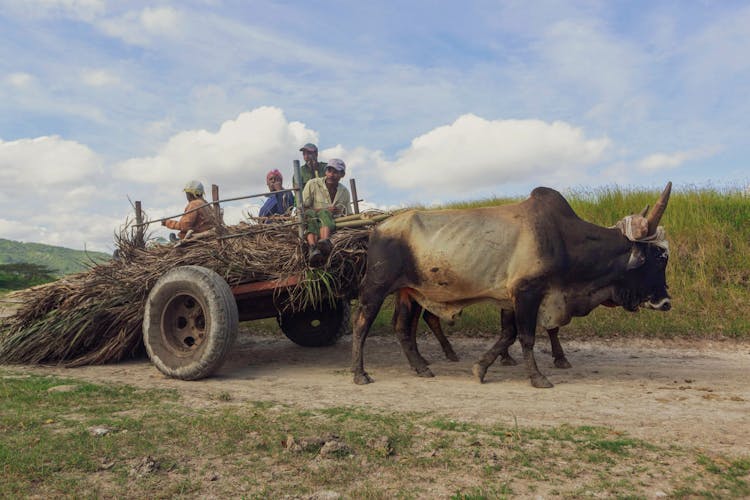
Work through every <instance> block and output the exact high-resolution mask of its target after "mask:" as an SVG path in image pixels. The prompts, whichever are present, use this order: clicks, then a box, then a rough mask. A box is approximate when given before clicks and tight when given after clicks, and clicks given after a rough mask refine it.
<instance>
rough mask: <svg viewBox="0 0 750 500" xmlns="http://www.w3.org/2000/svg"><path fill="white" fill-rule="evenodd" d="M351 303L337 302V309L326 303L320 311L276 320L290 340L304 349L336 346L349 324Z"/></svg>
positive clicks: (298, 313)
mask: <svg viewBox="0 0 750 500" xmlns="http://www.w3.org/2000/svg"><path fill="white" fill-rule="evenodd" d="M348 311H349V303H348V302H347V301H345V300H339V301H337V302H336V307H332V306H331V305H330V304H328V303H325V304H324V305H323V306H322V307H321V308H320V309H318V310H313V309H309V310H307V311H302V312H296V313H288V314H281V315H279V316H277V317H276V320H277V321H278V323H279V326H280V327H281V331H282V332H284V335H286V336H287V338H288V339H289V340H291V341H292V342H294V343H295V344H298V345H301V346H303V347H323V346H327V345H333V344H335V343H336V342H337V341H338V340H339V339H340V338H341V336H342V335H345V334H346V332H347V329H349V330H350V329H351V325H350V324H349V323H350V322H349V314H347V312H348Z"/></svg>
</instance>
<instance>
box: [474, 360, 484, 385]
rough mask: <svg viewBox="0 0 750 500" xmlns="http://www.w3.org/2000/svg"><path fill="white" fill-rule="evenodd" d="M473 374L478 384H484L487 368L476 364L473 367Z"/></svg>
mask: <svg viewBox="0 0 750 500" xmlns="http://www.w3.org/2000/svg"><path fill="white" fill-rule="evenodd" d="M471 373H473V374H474V378H475V379H476V381H477V382H479V383H480V384H483V383H484V375H485V374H486V373H487V367H485V366H482V365H480V364H479V363H474V366H472V367H471Z"/></svg>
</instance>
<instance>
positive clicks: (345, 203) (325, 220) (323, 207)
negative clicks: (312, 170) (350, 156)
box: [302, 158, 352, 267]
mask: <svg viewBox="0 0 750 500" xmlns="http://www.w3.org/2000/svg"><path fill="white" fill-rule="evenodd" d="M344 175H346V165H345V164H344V162H343V161H342V160H339V159H338V158H334V159H332V160H330V161H329V162H328V164H327V165H326V169H325V177H317V178H314V179H311V180H310V181H309V182H308V183H307V184H306V185H305V189H304V190H303V191H302V199H303V200H304V209H305V221H306V224H307V227H306V229H305V239H306V240H307V243H308V245H309V247H310V254H309V259H310V265H311V266H313V267H320V266H322V265H323V264H324V263H325V260H326V257H327V256H328V254H330V253H331V250H332V249H333V246H332V245H331V242H330V240H329V239H328V238H330V236H331V234H332V233H333V231H335V230H336V223H335V222H334V220H333V218H334V217H335V216H340V215H348V214H351V213H352V210H351V206H350V205H351V197H350V195H349V190H347V189H346V188H345V187H344V186H342V185H341V183H340V182H339V181H340V180H341V178H342V177H344Z"/></svg>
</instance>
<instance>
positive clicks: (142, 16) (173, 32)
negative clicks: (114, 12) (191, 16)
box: [97, 7, 183, 46]
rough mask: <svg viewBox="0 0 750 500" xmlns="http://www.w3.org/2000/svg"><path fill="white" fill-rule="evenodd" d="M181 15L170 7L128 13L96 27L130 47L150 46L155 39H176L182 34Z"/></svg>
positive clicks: (105, 20) (106, 20) (103, 21)
mask: <svg viewBox="0 0 750 500" xmlns="http://www.w3.org/2000/svg"><path fill="white" fill-rule="evenodd" d="M182 22H183V17H182V14H181V13H180V12H179V11H178V10H176V9H174V8H172V7H156V8H146V9H143V10H142V11H140V12H138V11H130V12H127V13H125V14H123V15H121V16H119V17H112V18H108V19H103V20H101V21H99V22H97V26H98V27H99V29H101V30H102V31H103V32H104V33H105V34H107V35H109V36H111V37H114V38H120V39H121V40H123V41H125V42H126V43H129V44H131V45H141V46H146V45H150V44H151V42H152V41H153V40H154V39H157V38H177V37H179V36H180V35H181V34H182Z"/></svg>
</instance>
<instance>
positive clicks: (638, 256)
mask: <svg viewBox="0 0 750 500" xmlns="http://www.w3.org/2000/svg"><path fill="white" fill-rule="evenodd" d="M644 262H646V256H645V255H643V251H642V250H641V249H640V248H639V247H638V245H633V246H632V248H631V249H630V256H629V257H628V265H627V268H626V269H627V270H628V271H630V270H631V269H637V268H639V267H641V266H642V265H643V263H644Z"/></svg>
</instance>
